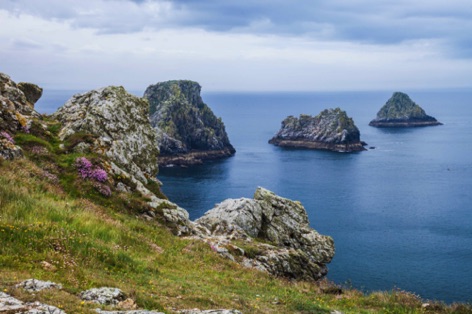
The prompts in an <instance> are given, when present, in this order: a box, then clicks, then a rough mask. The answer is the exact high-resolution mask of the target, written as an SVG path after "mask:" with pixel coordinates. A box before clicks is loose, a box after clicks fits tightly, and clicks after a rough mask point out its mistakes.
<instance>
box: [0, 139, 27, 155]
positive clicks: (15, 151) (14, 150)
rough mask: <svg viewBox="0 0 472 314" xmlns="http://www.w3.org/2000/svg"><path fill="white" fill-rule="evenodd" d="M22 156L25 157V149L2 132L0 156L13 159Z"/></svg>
mask: <svg viewBox="0 0 472 314" xmlns="http://www.w3.org/2000/svg"><path fill="white" fill-rule="evenodd" d="M21 157H23V150H22V149H21V148H20V147H19V146H17V145H15V144H13V143H12V142H10V141H9V140H7V139H5V138H3V137H2V134H0V158H3V159H6V160H13V159H17V158H21Z"/></svg>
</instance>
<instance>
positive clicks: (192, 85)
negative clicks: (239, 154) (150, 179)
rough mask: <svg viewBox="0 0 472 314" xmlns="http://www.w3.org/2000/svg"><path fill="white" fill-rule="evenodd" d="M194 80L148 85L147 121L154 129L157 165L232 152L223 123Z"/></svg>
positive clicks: (233, 151) (219, 156)
mask: <svg viewBox="0 0 472 314" xmlns="http://www.w3.org/2000/svg"><path fill="white" fill-rule="evenodd" d="M200 91H201V87H200V85H199V84H198V83H196V82H192V81H187V80H181V81H167V82H162V83H157V84H155V85H151V86H149V87H148V88H147V89H146V91H145V93H144V97H145V98H147V99H148V100H149V103H150V106H151V109H150V112H151V124H152V126H153V127H154V128H155V129H156V131H157V142H158V145H159V149H160V151H161V155H160V156H159V165H161V166H163V165H170V164H174V165H189V164H198V163H201V162H202V161H203V160H209V159H217V158H222V157H228V156H231V155H233V154H234V153H235V150H234V148H233V146H232V145H231V144H230V142H229V139H228V135H227V134H226V131H225V126H224V124H223V122H222V121H221V119H220V118H217V117H216V116H215V115H214V114H213V112H212V111H211V109H210V108H209V107H208V106H207V105H206V104H205V103H204V102H203V100H202V98H201V96H200Z"/></svg>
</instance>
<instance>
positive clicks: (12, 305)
mask: <svg viewBox="0 0 472 314" xmlns="http://www.w3.org/2000/svg"><path fill="white" fill-rule="evenodd" d="M0 313H23V314H66V313H65V312H64V311H62V310H61V309H59V308H57V307H55V306H51V305H47V304H43V303H40V302H29V303H26V302H23V301H20V300H18V299H16V298H14V297H12V296H10V295H8V294H6V293H3V292H0Z"/></svg>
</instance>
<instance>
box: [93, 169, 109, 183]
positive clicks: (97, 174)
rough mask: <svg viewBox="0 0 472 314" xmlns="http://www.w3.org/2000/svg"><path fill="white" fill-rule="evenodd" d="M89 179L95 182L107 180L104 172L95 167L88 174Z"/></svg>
mask: <svg viewBox="0 0 472 314" xmlns="http://www.w3.org/2000/svg"><path fill="white" fill-rule="evenodd" d="M90 178H92V179H94V180H95V181H99V182H105V181H106V180H107V179H108V175H107V172H106V171H105V170H103V169H101V168H98V167H97V168H95V169H93V170H92V172H90Z"/></svg>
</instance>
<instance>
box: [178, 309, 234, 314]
mask: <svg viewBox="0 0 472 314" xmlns="http://www.w3.org/2000/svg"><path fill="white" fill-rule="evenodd" d="M177 313H180V314H243V313H242V312H241V311H238V310H200V309H191V310H180V311H177Z"/></svg>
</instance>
